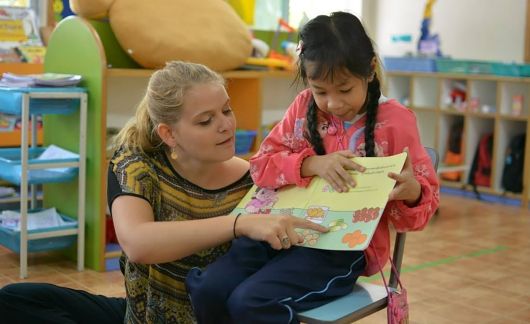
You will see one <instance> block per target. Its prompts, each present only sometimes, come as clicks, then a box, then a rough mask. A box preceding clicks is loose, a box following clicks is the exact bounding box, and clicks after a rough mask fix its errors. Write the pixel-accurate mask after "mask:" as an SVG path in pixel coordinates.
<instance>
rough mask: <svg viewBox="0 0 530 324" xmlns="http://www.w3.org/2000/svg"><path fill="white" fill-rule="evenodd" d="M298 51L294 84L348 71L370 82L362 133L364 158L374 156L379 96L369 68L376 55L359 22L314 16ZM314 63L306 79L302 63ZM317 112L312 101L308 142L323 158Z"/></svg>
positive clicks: (342, 15) (346, 15)
mask: <svg viewBox="0 0 530 324" xmlns="http://www.w3.org/2000/svg"><path fill="white" fill-rule="evenodd" d="M300 40H301V41H302V43H301V49H300V56H299V60H298V75H297V80H302V81H303V82H304V83H305V84H307V79H308V78H311V79H330V80H333V77H334V74H337V73H340V72H342V71H344V69H346V70H348V71H349V72H350V73H351V74H352V75H354V76H357V77H359V78H362V79H369V78H370V77H371V76H372V74H373V76H374V77H373V80H372V81H371V82H370V83H369V84H368V94H367V96H366V102H365V103H364V104H365V106H366V125H365V126H366V127H365V130H364V137H365V151H366V156H375V144H374V128H375V122H376V118H377V107H378V103H379V97H380V96H381V86H380V83H379V79H378V77H377V75H376V73H375V69H374V68H373V66H372V62H373V60H374V58H376V54H375V51H374V47H373V44H372V40H371V39H370V37H368V35H367V34H366V31H365V29H364V27H363V25H362V23H361V21H360V20H359V19H358V18H357V17H355V16H354V15H352V14H350V13H347V12H334V13H332V14H331V15H329V16H325V15H322V16H317V17H315V18H313V19H312V20H310V21H309V22H308V23H307V24H306V25H305V26H304V27H303V28H302V30H301V31H300ZM306 61H311V62H313V63H315V69H314V70H313V71H311V73H312V74H311V75H307V71H306V68H305V64H304V62H306ZM318 114H319V109H318V107H317V105H316V103H315V100H314V99H312V100H311V101H310V103H309V106H308V111H307V116H306V118H307V126H308V140H309V142H310V143H311V145H313V148H314V149H315V152H316V153H317V154H319V155H323V154H325V153H326V152H325V150H324V145H323V143H322V138H321V137H320V135H319V132H318V129H317V128H318Z"/></svg>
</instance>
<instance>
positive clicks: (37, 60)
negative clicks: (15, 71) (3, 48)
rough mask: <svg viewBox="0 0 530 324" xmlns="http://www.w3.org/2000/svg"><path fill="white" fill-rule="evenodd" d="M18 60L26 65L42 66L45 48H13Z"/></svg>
mask: <svg viewBox="0 0 530 324" xmlns="http://www.w3.org/2000/svg"><path fill="white" fill-rule="evenodd" d="M15 51H16V52H17V53H18V54H19V56H20V59H21V60H22V61H23V62H26V63H33V64H43V63H44V55H46V47H44V46H39V45H20V46H17V47H15Z"/></svg>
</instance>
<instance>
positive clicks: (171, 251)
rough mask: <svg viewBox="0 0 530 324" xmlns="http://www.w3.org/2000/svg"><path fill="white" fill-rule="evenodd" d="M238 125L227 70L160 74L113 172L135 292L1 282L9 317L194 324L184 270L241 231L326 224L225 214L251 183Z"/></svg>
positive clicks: (0, 307) (253, 234) (261, 236)
mask: <svg viewBox="0 0 530 324" xmlns="http://www.w3.org/2000/svg"><path fill="white" fill-rule="evenodd" d="M235 130H236V121H235V117H234V114H233V113H232V109H231V108H230V100H229V98H228V95H227V93H226V90H225V88H224V80H223V79H222V77H221V76H220V75H219V74H217V73H215V72H213V71H212V70H210V69H208V68H207V67H205V66H203V65H199V64H192V63H184V62H170V63H168V64H167V65H166V67H165V68H164V69H162V70H160V71H157V72H155V73H154V74H153V76H152V77H151V79H150V81H149V85H148V88H147V93H146V96H145V98H144V100H143V101H142V103H141V104H140V105H139V107H138V109H137V112H136V117H135V118H133V119H132V120H131V121H130V122H129V123H128V124H127V125H126V126H125V127H124V128H123V129H122V130H121V132H120V133H119V134H118V136H117V139H116V146H117V150H116V152H115V153H114V156H113V157H112V158H111V160H110V165H109V173H108V201H109V207H110V210H111V212H112V217H113V221H114V225H115V229H116V234H117V236H118V241H119V243H120V246H121V248H122V249H123V255H122V257H121V260H120V265H121V269H122V272H123V274H124V276H125V289H126V293H127V297H126V298H125V299H124V298H108V297H105V296H96V295H92V294H90V293H88V292H84V291H80V290H74V289H69V288H62V287H57V286H54V285H48V284H29V283H23V284H14V285H9V286H6V287H4V288H3V289H2V290H0V313H1V314H2V320H5V321H6V322H9V323H26V322H30V323H123V322H124V321H125V322H126V323H194V322H195V320H194V317H193V312H192V310H191V306H190V303H189V300H188V297H187V293H186V291H185V288H184V278H185V277H186V274H187V272H188V270H189V269H190V268H191V267H200V268H202V267H204V266H206V265H207V264H209V263H211V262H212V261H214V260H215V259H216V258H217V257H219V256H220V255H222V254H224V253H225V252H226V251H227V249H228V242H229V241H230V240H231V239H233V238H234V237H235V236H248V237H250V238H252V239H254V240H258V241H266V242H268V244H270V246H271V247H272V248H273V249H281V248H282V246H281V244H280V237H282V236H281V235H283V233H285V232H286V231H289V232H290V231H293V230H294V228H295V227H300V228H313V229H316V230H320V231H326V229H325V228H323V227H321V226H318V225H316V224H312V223H311V222H309V221H305V220H300V219H297V218H295V217H287V216H278V217H270V215H245V216H244V217H241V218H240V219H238V218H236V217H234V216H225V215H226V214H228V213H230V211H231V210H232V209H233V208H234V207H235V206H236V205H237V204H238V203H239V201H240V200H241V198H243V196H244V195H245V194H246V193H247V191H248V189H249V188H250V187H251V186H252V179H251V178H250V174H249V164H248V162H247V161H244V160H242V159H240V158H237V157H234V152H235V142H234V134H235ZM236 220H237V223H236Z"/></svg>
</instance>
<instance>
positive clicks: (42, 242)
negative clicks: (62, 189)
mask: <svg viewBox="0 0 530 324" xmlns="http://www.w3.org/2000/svg"><path fill="white" fill-rule="evenodd" d="M59 215H60V216H61V218H62V219H63V220H64V221H65V222H67V224H63V225H61V226H54V227H48V228H43V229H35V230H30V231H28V234H34V233H44V232H51V231H58V230H67V229H72V228H77V221H76V220H75V219H73V218H70V217H68V216H65V215H62V214H59ZM76 237H77V234H72V235H67V236H57V237H47V238H41V239H36V240H28V252H41V251H50V250H58V249H64V248H67V247H69V246H70V245H72V243H74V242H75V241H76ZM0 244H1V245H3V246H5V247H7V248H8V249H10V250H11V251H14V252H16V253H20V231H16V230H14V229H11V228H6V227H2V226H0Z"/></svg>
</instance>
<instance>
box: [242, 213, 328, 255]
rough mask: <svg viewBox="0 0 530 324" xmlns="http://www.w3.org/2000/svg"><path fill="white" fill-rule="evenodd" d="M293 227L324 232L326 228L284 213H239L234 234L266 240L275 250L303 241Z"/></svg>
mask: <svg viewBox="0 0 530 324" xmlns="http://www.w3.org/2000/svg"><path fill="white" fill-rule="evenodd" d="M295 228H301V229H311V230H315V231H319V232H321V233H325V232H327V231H328V229H327V228H326V227H324V226H322V225H318V224H315V223H313V222H311V221H308V220H306V219H302V218H298V217H295V216H286V215H270V214H251V215H241V216H240V217H239V219H238V220H237V223H236V224H235V229H234V230H235V233H236V236H237V237H239V236H246V237H249V238H251V239H253V240H256V241H266V242H267V243H269V244H270V246H271V247H272V248H273V249H275V250H281V249H288V248H290V247H291V246H293V245H297V244H300V243H303V242H304V238H303V237H302V235H300V234H298V233H297V232H296V231H295Z"/></svg>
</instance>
